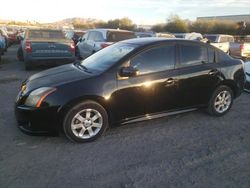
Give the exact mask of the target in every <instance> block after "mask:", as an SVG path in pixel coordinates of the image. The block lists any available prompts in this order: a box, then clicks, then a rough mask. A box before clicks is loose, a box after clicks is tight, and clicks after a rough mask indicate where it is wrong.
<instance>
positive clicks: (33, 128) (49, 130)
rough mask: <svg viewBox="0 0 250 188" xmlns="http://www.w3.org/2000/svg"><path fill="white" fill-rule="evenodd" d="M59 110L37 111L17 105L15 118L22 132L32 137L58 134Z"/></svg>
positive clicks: (50, 108) (49, 108)
mask: <svg viewBox="0 0 250 188" xmlns="http://www.w3.org/2000/svg"><path fill="white" fill-rule="evenodd" d="M57 110H58V108H57V107H48V108H43V109H35V108H32V107H24V106H16V105H15V116H16V121H17V125H18V128H19V129H20V130H21V131H22V132H24V133H27V134H31V135H43V134H54V133H57V132H58V129H59V124H58V121H57Z"/></svg>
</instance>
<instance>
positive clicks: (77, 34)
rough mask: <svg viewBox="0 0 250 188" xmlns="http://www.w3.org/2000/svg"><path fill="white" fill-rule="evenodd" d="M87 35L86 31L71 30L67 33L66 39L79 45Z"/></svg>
mask: <svg viewBox="0 0 250 188" xmlns="http://www.w3.org/2000/svg"><path fill="white" fill-rule="evenodd" d="M85 33H86V31H81V30H70V31H66V34H65V36H66V38H68V39H71V40H73V41H74V43H75V45H76V44H77V43H78V41H79V39H80V38H81V37H82V36H83V35H84V34H85Z"/></svg>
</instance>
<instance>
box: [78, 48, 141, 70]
mask: <svg viewBox="0 0 250 188" xmlns="http://www.w3.org/2000/svg"><path fill="white" fill-rule="evenodd" d="M136 47H137V46H136V45H132V44H126V43H116V44H113V45H111V46H109V47H107V48H104V49H102V50H100V51H98V52H96V53H95V54H93V55H91V56H90V57H88V58H87V59H85V60H83V61H82V62H81V65H83V66H85V67H86V68H87V69H90V70H95V71H99V72H103V71H105V70H107V69H108V68H110V67H111V66H112V65H114V64H115V63H116V62H117V61H119V60H120V59H122V58H123V57H124V56H125V55H127V54H128V53H130V52H131V51H133V50H134V49H135V48H136Z"/></svg>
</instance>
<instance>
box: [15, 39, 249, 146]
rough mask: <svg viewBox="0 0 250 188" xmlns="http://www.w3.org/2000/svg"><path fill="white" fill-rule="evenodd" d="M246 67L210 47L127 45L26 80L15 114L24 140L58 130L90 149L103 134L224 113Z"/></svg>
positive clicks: (178, 42) (164, 42) (162, 42)
mask: <svg viewBox="0 0 250 188" xmlns="http://www.w3.org/2000/svg"><path fill="white" fill-rule="evenodd" d="M244 82H245V74H244V70H243V62H242V61H241V60H236V59H232V58H231V57H230V56H228V55H227V54H225V53H224V52H222V51H220V50H219V49H216V48H214V47H213V46H211V45H209V44H204V43H201V42H197V41H189V40H182V39H156V38H147V39H145V38H144V39H131V40H127V41H123V42H118V43H117V44H114V45H112V46H110V47H107V48H105V49H103V50H101V51H99V52H98V53H95V54H94V55H92V56H90V57H89V58H87V59H85V60H83V61H81V62H75V63H74V64H70V65H64V66H60V67H57V68H53V69H49V70H46V71H43V72H40V73H38V74H35V75H33V76H31V77H30V78H28V79H27V80H26V81H25V82H24V83H23V84H22V87H21V91H20V92H19V94H18V96H17V99H16V103H15V104H16V105H15V112H16V118H17V122H18V127H19V128H20V129H21V130H23V131H24V132H26V133H31V134H36V133H46V132H56V131H59V130H60V129H61V130H63V131H64V132H65V134H66V136H67V137H68V138H69V139H71V140H73V141H76V142H88V141H93V140H95V139H96V138H98V137H99V136H101V135H102V134H103V133H104V131H105V130H106V129H107V128H108V126H110V125H112V124H116V123H129V122H136V121H142V120H146V119H152V118H157V117H162V116H165V115H170V114H176V113H182V112H187V111H191V110H195V109H197V108H207V110H208V112H209V114H211V115H214V116H221V115H224V114H225V113H227V112H228V111H229V110H230V108H231V106H232V104H233V100H234V99H235V98H236V97H238V96H239V95H240V94H241V92H242V91H243V87H244Z"/></svg>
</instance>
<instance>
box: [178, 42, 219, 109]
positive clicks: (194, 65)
mask: <svg viewBox="0 0 250 188" xmlns="http://www.w3.org/2000/svg"><path fill="white" fill-rule="evenodd" d="M178 56H179V59H178V60H179V63H178V70H179V82H178V83H179V84H178V87H179V90H178V91H179V94H180V100H179V101H178V103H179V106H181V107H192V106H197V105H204V104H207V102H208V100H209V98H210V96H211V94H212V92H213V89H214V88H215V86H216V85H217V83H218V82H219V80H220V69H219V65H218V64H216V63H215V61H216V59H215V50H214V48H213V47H208V45H203V44H199V43H191V42H179V44H178Z"/></svg>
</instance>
